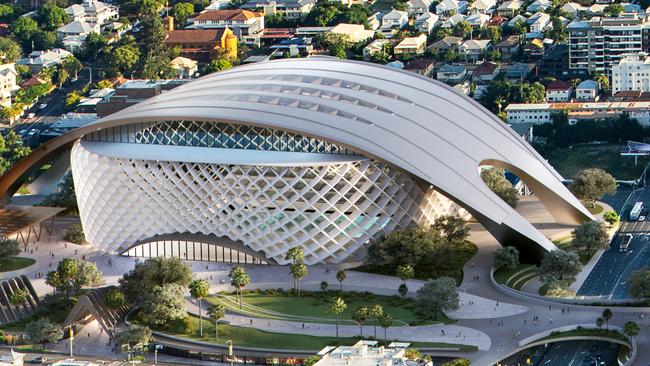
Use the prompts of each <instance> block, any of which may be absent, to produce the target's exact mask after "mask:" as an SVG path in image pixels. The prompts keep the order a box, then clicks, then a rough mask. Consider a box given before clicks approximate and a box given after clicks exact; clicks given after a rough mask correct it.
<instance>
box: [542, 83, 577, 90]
mask: <svg viewBox="0 0 650 366" xmlns="http://www.w3.org/2000/svg"><path fill="white" fill-rule="evenodd" d="M570 88H571V84H569V83H567V82H566V81H563V80H553V81H552V82H551V83H550V84H548V85H547V86H546V91H554V90H556V91H557V90H559V91H565V90H569V89H570Z"/></svg>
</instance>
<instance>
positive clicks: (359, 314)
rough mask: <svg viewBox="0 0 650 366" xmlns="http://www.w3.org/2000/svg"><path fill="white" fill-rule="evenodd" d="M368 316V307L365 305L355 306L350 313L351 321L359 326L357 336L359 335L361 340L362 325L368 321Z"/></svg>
mask: <svg viewBox="0 0 650 366" xmlns="http://www.w3.org/2000/svg"><path fill="white" fill-rule="evenodd" d="M368 315H369V311H368V307H367V306H365V305H361V306H357V308H355V309H354V312H353V313H352V320H354V321H355V322H357V324H359V334H360V335H361V338H363V323H365V322H366V320H368Z"/></svg>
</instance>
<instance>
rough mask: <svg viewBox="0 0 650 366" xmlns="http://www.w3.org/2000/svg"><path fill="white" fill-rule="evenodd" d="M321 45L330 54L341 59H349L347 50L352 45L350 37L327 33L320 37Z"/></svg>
mask: <svg viewBox="0 0 650 366" xmlns="http://www.w3.org/2000/svg"><path fill="white" fill-rule="evenodd" d="M319 43H320V45H321V46H322V47H323V48H324V49H326V50H329V54H330V55H332V56H335V57H338V58H341V59H346V58H347V49H348V48H350V46H351V45H352V41H351V40H350V37H349V36H348V35H346V34H339V33H332V32H326V33H324V34H322V35H321V36H319Z"/></svg>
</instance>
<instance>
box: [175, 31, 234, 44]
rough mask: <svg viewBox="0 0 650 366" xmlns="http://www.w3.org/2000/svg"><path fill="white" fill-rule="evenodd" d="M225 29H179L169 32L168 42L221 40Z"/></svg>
mask: <svg viewBox="0 0 650 366" xmlns="http://www.w3.org/2000/svg"><path fill="white" fill-rule="evenodd" d="M224 31H225V29H179V30H173V31H169V32H167V38H165V42H166V43H190V42H194V43H196V42H212V41H215V42H216V41H220V40H221V37H223V32H224Z"/></svg>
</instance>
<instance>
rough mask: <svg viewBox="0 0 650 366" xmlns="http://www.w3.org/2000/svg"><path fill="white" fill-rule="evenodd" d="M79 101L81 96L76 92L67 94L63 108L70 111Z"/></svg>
mask: <svg viewBox="0 0 650 366" xmlns="http://www.w3.org/2000/svg"><path fill="white" fill-rule="evenodd" d="M80 101H81V95H79V93H77V92H76V91H73V92H70V93H68V95H66V96H65V106H66V107H68V108H70V109H72V108H74V107H75V106H76V105H77V104H79V102H80Z"/></svg>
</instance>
